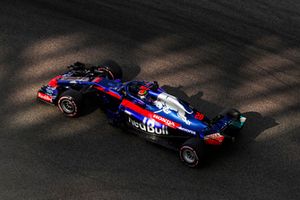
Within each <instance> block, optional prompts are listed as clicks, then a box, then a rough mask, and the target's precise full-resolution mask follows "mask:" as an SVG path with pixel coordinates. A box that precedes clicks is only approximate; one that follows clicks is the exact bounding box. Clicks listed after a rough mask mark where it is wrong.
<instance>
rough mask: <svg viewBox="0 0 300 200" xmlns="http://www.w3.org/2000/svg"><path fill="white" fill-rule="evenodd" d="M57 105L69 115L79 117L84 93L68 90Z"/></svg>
mask: <svg viewBox="0 0 300 200" xmlns="http://www.w3.org/2000/svg"><path fill="white" fill-rule="evenodd" d="M57 106H58V108H59V110H60V111H61V112H62V113H63V114H64V115H65V116H67V117H78V116H79V115H80V112H81V107H82V94H81V93H80V92H78V91H76V90H72V89H70V90H67V91H65V92H63V93H62V95H61V96H60V97H59V99H58V102H57Z"/></svg>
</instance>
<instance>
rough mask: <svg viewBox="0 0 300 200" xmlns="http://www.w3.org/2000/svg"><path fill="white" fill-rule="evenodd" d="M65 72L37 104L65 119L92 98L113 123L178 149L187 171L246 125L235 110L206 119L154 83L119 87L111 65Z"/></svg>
mask: <svg viewBox="0 0 300 200" xmlns="http://www.w3.org/2000/svg"><path fill="white" fill-rule="evenodd" d="M68 68H69V70H68V71H67V72H65V73H64V74H62V75H59V76H56V77H54V78H53V79H52V80H51V81H50V82H49V83H48V84H47V85H46V86H43V87H42V88H41V89H40V90H39V91H38V93H37V97H38V99H39V100H42V101H45V102H47V103H50V104H54V105H56V106H58V108H59V109H60V111H61V112H62V113H63V114H64V115H66V116H68V117H78V116H79V115H80V113H81V112H82V110H83V99H86V98H96V99H97V102H99V105H101V107H102V108H103V109H104V110H105V112H106V113H107V116H108V118H109V121H110V122H111V123H112V124H113V125H115V126H120V127H126V128H128V127H130V128H133V129H134V130H136V131H134V132H135V133H137V134H138V135H140V136H142V137H144V138H146V139H147V140H150V141H152V142H155V143H158V144H161V145H163V146H167V147H170V148H172V149H176V150H178V151H179V156H180V159H181V160H182V161H183V162H184V163H185V164H186V165H188V166H190V167H196V166H198V165H199V164H201V163H202V159H203V152H204V148H205V146H207V145H221V144H223V142H224V141H225V140H226V139H233V138H234V137H235V136H236V135H237V133H238V131H239V130H240V129H241V128H242V127H243V126H244V123H245V121H246V118H245V117H244V116H242V115H241V113H240V112H239V111H237V110H235V109H228V110H227V111H224V112H222V113H221V114H219V115H218V116H216V117H215V118H213V119H209V118H208V117H206V116H205V115H204V114H203V113H201V112H199V111H198V110H196V109H194V108H193V107H191V106H190V105H189V104H188V103H187V102H185V101H183V100H180V99H178V98H177V97H175V96H173V95H171V94H168V93H167V92H165V91H164V90H163V89H162V88H160V87H159V85H158V83H157V82H156V81H154V82H148V81H128V82H124V83H123V82H121V79H122V70H121V68H120V66H119V65H118V64H117V63H115V62H113V61H106V62H104V63H103V64H101V65H99V66H93V65H87V64H83V63H79V62H77V63H74V64H73V65H71V66H69V67H68Z"/></svg>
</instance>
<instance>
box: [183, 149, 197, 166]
mask: <svg viewBox="0 0 300 200" xmlns="http://www.w3.org/2000/svg"><path fill="white" fill-rule="evenodd" d="M182 158H183V159H184V161H185V162H187V163H189V164H193V163H195V162H196V161H197V155H196V154H195V152H194V151H193V150H192V149H184V150H183V152H182Z"/></svg>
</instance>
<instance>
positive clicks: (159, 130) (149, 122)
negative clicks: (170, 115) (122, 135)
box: [128, 117, 168, 135]
mask: <svg viewBox="0 0 300 200" xmlns="http://www.w3.org/2000/svg"><path fill="white" fill-rule="evenodd" d="M128 122H129V123H130V124H131V125H132V126H133V127H134V128H136V129H139V130H142V131H145V132H148V133H155V134H157V135H168V129H167V127H166V126H165V125H161V127H156V126H155V121H154V120H153V119H148V118H147V117H144V119H143V122H138V121H135V120H134V119H132V118H130V117H129V118H128Z"/></svg>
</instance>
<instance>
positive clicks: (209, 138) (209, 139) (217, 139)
mask: <svg viewBox="0 0 300 200" xmlns="http://www.w3.org/2000/svg"><path fill="white" fill-rule="evenodd" d="M223 141H224V136H223V135H221V134H220V133H213V134H209V135H206V136H204V142H205V144H211V145H220V144H222V143H223Z"/></svg>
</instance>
